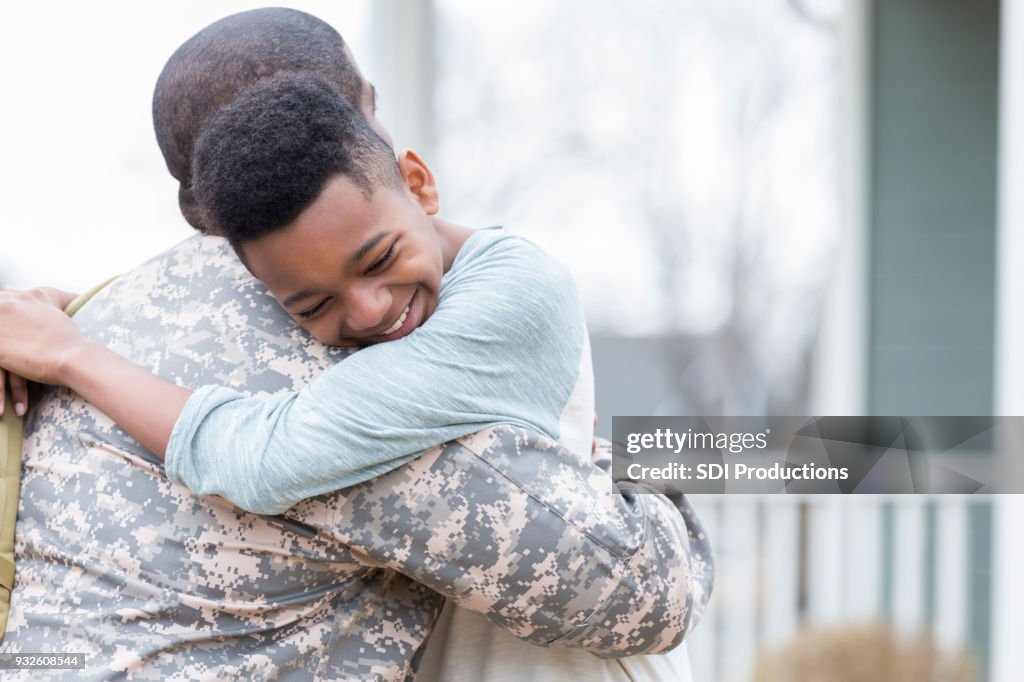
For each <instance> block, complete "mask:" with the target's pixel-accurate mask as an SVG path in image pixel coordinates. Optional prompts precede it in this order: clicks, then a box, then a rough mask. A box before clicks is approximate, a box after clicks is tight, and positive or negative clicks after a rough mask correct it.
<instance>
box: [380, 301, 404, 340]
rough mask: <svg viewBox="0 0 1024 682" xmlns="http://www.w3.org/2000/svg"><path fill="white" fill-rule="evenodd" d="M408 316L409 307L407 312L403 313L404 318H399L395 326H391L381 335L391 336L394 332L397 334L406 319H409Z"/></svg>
mask: <svg viewBox="0 0 1024 682" xmlns="http://www.w3.org/2000/svg"><path fill="white" fill-rule="evenodd" d="M408 316H409V306H405V310H403V311H402V316H401V317H399V318H398V320H397V321H396V322H395V323H394V324H393V325H391V326H390V327H388V328H387V329H385V330H384V331H382V332H381V335H382V336H387V335H388V334H391V333H393V332H397V331H398V328H399V327H401V326H402V323H403V322H405V318H406V317H408Z"/></svg>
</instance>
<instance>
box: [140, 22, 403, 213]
mask: <svg viewBox="0 0 1024 682" xmlns="http://www.w3.org/2000/svg"><path fill="white" fill-rule="evenodd" d="M297 71H309V72H312V73H315V74H318V75H319V76H321V77H323V78H324V79H326V80H327V81H328V82H329V83H331V84H332V85H333V86H334V87H335V88H337V89H338V92H340V93H341V94H342V96H343V97H344V98H345V99H346V100H347V101H348V102H349V103H350V104H351V105H352V107H353V108H354V109H355V110H356V111H357V112H359V113H360V114H361V115H362V116H363V117H364V118H365V119H366V121H367V122H368V123H369V124H370V126H371V127H372V128H373V130H374V131H376V132H377V134H378V135H380V136H381V137H382V138H383V139H384V140H386V141H387V142H389V143H390V137H389V136H388V133H387V131H386V130H385V129H384V127H383V126H382V125H381V124H380V123H379V122H378V121H377V119H376V117H375V115H374V111H375V108H376V103H375V99H374V92H373V88H372V87H371V86H370V84H369V83H368V82H367V81H366V79H365V78H363V75H362V73H361V72H360V71H359V67H358V66H357V65H356V63H355V59H354V58H353V57H352V53H351V52H350V51H349V49H348V46H347V45H346V44H345V41H344V40H343V39H342V37H341V35H339V34H338V32H337V31H335V30H334V29H333V28H331V26H329V25H328V24H326V23H324V22H323V21H321V20H320V19H317V18H316V17H314V16H312V15H309V14H306V13H304V12H299V11H296V10H292V9H283V8H265V9H256V10H251V11H248V12H241V13H239V14H233V15H231V16H228V17H225V18H223V19H220V20H219V21H216V22H214V23H212V24H210V25H209V26H207V27H206V28H204V29H203V30H201V31H199V33H197V34H195V35H194V36H192V37H191V38H189V39H188V40H187V41H186V42H185V43H184V44H182V45H181V47H179V48H178V49H177V50H176V51H175V52H174V54H173V55H171V58H170V59H169V60H168V61H167V64H166V65H165V66H164V69H163V71H162V72H161V73H160V77H159V79H158V80H157V84H156V89H155V91H154V93H153V126H154V129H155V131H156V138H157V143H158V144H159V145H160V151H161V152H162V153H163V156H164V161H165V162H166V163H167V170H168V171H170V173H171V175H173V176H174V178H175V179H176V180H178V182H179V183H180V185H179V189H178V203H179V205H180V207H181V212H182V214H183V215H184V216H185V219H186V220H188V222H189V223H190V224H191V225H192V226H193V227H195V228H196V229H198V230H201V231H206V227H205V225H204V224H203V220H202V216H201V214H200V212H199V210H198V207H197V204H196V201H195V197H194V196H193V193H192V176H191V167H192V152H193V150H194V148H195V141H196V137H197V136H198V135H199V132H200V131H201V130H202V127H203V125H204V124H205V122H206V120H207V119H208V118H209V117H210V116H211V115H212V114H213V113H215V112H216V111H217V110H218V109H220V108H221V107H222V106H224V105H225V104H227V103H228V102H230V101H232V100H233V99H234V98H235V97H236V96H237V95H238V94H239V93H240V92H241V91H242V90H244V89H246V88H247V87H249V86H251V85H253V84H254V83H256V82H258V81H260V80H262V79H264V78H267V77H269V76H273V75H275V74H278V73H282V72H297Z"/></svg>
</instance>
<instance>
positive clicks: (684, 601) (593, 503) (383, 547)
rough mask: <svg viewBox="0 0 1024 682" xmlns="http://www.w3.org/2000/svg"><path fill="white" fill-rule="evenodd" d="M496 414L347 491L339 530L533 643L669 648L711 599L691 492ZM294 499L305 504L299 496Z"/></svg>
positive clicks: (616, 652) (379, 558) (619, 651)
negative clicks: (653, 488) (641, 478)
mask: <svg viewBox="0 0 1024 682" xmlns="http://www.w3.org/2000/svg"><path fill="white" fill-rule="evenodd" d="M610 481H611V477H610V474H609V473H608V472H607V471H604V470H602V469H601V468H599V467H597V466H594V465H593V464H591V463H590V462H589V461H586V460H584V459H583V458H580V457H578V456H576V455H574V454H572V453H567V452H565V451H564V450H563V449H562V448H561V447H559V446H558V445H557V443H554V442H552V441H550V440H548V439H546V438H543V437H540V436H538V435H537V434H533V433H530V432H527V431H525V430H522V429H517V428H514V427H508V426H499V427H495V428H492V429H488V430H485V431H483V432H481V433H478V434H474V435H472V436H468V437H466V438H463V439H460V440H459V441H457V442H453V443H448V444H446V445H444V446H442V447H439V448H435V449H433V450H431V451H430V452H429V453H426V454H425V455H424V456H423V457H421V458H420V459H417V460H416V461H414V462H412V463H410V464H409V465H407V466H405V467H402V468H401V469H399V470H396V471H393V472H391V473H389V474H386V475H384V476H382V477H380V478H378V479H375V480H374V481H370V482H368V483H365V484H362V485H360V486H356V487H354V488H352V489H351V490H349V491H346V495H345V496H346V503H345V504H343V505H341V506H340V508H339V509H338V515H337V519H336V521H337V527H336V530H337V532H339V533H340V534H341V537H342V539H343V541H345V542H346V543H348V544H350V545H351V546H352V547H354V548H356V549H357V550H358V551H360V552H362V553H364V554H365V555H366V558H367V560H368V562H369V563H371V564H372V565H380V564H383V565H386V566H388V567H391V568H394V569H396V570H398V571H400V572H402V573H404V574H406V575H408V576H409V577H411V578H413V579H414V580H416V581H418V582H421V583H422V584H424V585H426V586H428V587H430V588H432V589H434V590H436V591H437V592H439V593H441V594H443V595H444V596H446V597H448V598H450V599H453V600H454V601H455V602H456V603H458V604H459V605H460V606H462V607H464V608H467V609H470V610H472V611H475V612H478V613H480V614H482V615H484V616H485V617H486V618H488V619H489V620H491V621H492V622H493V623H494V624H495V625H497V626H498V627H501V628H503V629H505V630H507V631H509V632H511V633H512V634H514V635H515V636H517V637H519V638H521V639H524V640H526V641H528V642H531V643H533V644H538V645H543V646H557V647H577V648H583V649H585V650H587V651H590V652H591V653H593V654H595V655H598V656H602V657H621V656H627V655H633V654H642V653H664V652H666V651H668V650H670V649H672V648H673V647H675V646H676V645H678V644H679V642H681V641H682V640H683V638H684V637H685V636H686V635H687V634H688V633H689V632H690V631H691V630H692V629H693V627H694V625H696V623H697V622H698V620H699V619H700V616H701V615H702V614H703V612H704V609H705V608H706V606H707V602H708V599H709V597H710V594H711V587H712V581H713V569H712V564H711V554H710V549H709V547H708V542H707V538H706V537H705V535H704V531H703V528H702V527H701V525H700V522H699V520H698V519H697V516H696V515H695V514H694V512H693V509H692V508H691V507H690V504H689V502H688V501H687V500H686V499H685V497H683V496H682V495H680V496H677V497H671V498H670V497H666V496H663V495H659V494H648V493H649V491H646V490H644V489H643V488H641V487H640V486H637V485H635V484H632V483H621V484H619V491H618V492H619V494H610V492H609V484H610ZM295 511H296V512H299V513H301V511H302V506H300V507H297V508H296V510H295Z"/></svg>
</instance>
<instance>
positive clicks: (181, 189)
mask: <svg viewBox="0 0 1024 682" xmlns="http://www.w3.org/2000/svg"><path fill="white" fill-rule="evenodd" d="M178 208H180V209H181V215H183V216H185V220H187V221H188V224H189V225H191V226H192V227H194V228H196V229H197V230H199V231H200V232H202V233H204V234H205V233H206V228H205V227H203V216H202V211H200V210H199V203H198V202H197V201H196V197H195V195H194V194H193V193H192V188H191V187H188V186H187V185H185V184H179V185H178Z"/></svg>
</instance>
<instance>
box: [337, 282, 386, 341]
mask: <svg viewBox="0 0 1024 682" xmlns="http://www.w3.org/2000/svg"><path fill="white" fill-rule="evenodd" d="M345 303H346V305H345V324H346V325H347V326H348V328H349V329H350V330H351V331H352V332H376V331H379V330H380V327H381V326H383V325H384V324H385V323H387V322H388V320H385V319H384V317H385V316H386V315H387V314H388V311H389V310H391V294H390V293H389V291H388V290H387V288H385V287H359V288H356V289H353V290H352V292H351V295H350V296H348V297H347V300H346V301H345Z"/></svg>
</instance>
